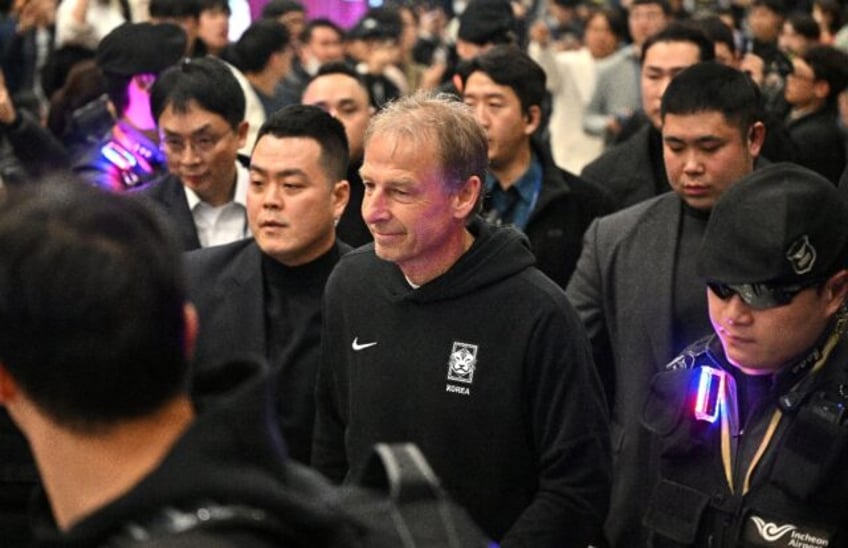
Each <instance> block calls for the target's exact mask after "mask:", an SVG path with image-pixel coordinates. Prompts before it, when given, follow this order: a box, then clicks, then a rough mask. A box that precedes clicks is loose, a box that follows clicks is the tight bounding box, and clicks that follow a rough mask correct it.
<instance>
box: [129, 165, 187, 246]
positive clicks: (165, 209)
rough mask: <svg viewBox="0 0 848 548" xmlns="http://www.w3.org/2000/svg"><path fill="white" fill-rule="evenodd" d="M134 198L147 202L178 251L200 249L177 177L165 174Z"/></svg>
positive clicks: (136, 193) (183, 192)
mask: <svg viewBox="0 0 848 548" xmlns="http://www.w3.org/2000/svg"><path fill="white" fill-rule="evenodd" d="M134 195H135V196H138V197H140V198H141V199H143V200H149V202H150V203H151V204H152V205H153V207H154V208H155V209H156V211H157V212H158V213H159V214H160V215H161V217H162V219H163V221H164V222H165V223H166V226H167V227H168V228H169V229H170V230H171V235H172V237H173V238H174V241H175V242H176V243H177V245H178V246H179V248H180V249H182V250H183V251H191V250H192V249H199V248H200V238H199V237H198V235H197V226H195V224H194V217H193V216H192V214H191V210H190V209H189V207H188V200H187V199H186V195H185V190H184V189H183V183H182V181H180V178H179V176H177V175H174V174H173V173H167V174H165V175H163V176H162V177H161V178H160V179H158V180H156V181H154V182H152V183H151V184H150V185H148V186H146V187H144V188H142V189H139V190H138V192H135V193H134Z"/></svg>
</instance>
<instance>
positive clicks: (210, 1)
mask: <svg viewBox="0 0 848 548" xmlns="http://www.w3.org/2000/svg"><path fill="white" fill-rule="evenodd" d="M197 3H198V4H200V11H201V12H203V11H207V10H215V9H219V10H223V11H224V12H225V13H226V14H227V15H230V14H231V13H232V12H231V11H230V3H229V1H228V0H197Z"/></svg>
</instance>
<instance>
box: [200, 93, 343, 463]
mask: <svg viewBox="0 0 848 548" xmlns="http://www.w3.org/2000/svg"><path fill="white" fill-rule="evenodd" d="M258 135H259V137H258V139H257V141H256V146H255V147H254V149H253V154H252V155H251V158H250V185H249V189H248V192H247V218H248V222H249V223H250V228H251V232H252V233H253V235H254V238H253V239H247V240H240V241H238V242H233V243H231V244H227V245H223V246H216V247H213V248H207V249H199V250H195V251H193V252H191V253H189V254H187V256H186V264H187V271H188V280H189V291H190V295H191V300H192V302H193V303H194V304H195V305H196V306H197V310H198V314H199V317H200V335H199V337H198V342H197V350H196V353H195V357H194V366H195V374H196V375H200V376H203V375H206V374H207V373H208V372H210V371H214V370H215V368H216V366H217V365H219V364H220V363H221V361H223V360H225V359H226V358H227V357H230V356H237V355H243V354H248V353H252V354H258V355H260V356H262V357H264V358H266V359H267V360H268V363H269V364H270V365H271V368H272V370H273V371H274V373H275V378H276V384H277V401H276V406H277V410H278V414H279V417H280V424H281V426H282V431H283V437H284V439H285V440H286V445H287V446H288V449H289V454H290V455H291V456H292V457H293V458H295V459H297V460H299V461H301V462H306V463H308V462H309V451H310V449H311V445H312V427H313V422H314V418H315V401H314V393H315V376H316V374H317V372H318V363H319V342H320V339H321V297H322V295H323V293H324V285H325V283H326V281H327V278H328V277H329V275H330V271H331V270H332V269H333V267H334V266H335V264H336V262H337V261H338V260H339V257H340V256H341V255H342V254H343V253H345V252H346V251H348V250H349V249H350V247H348V246H347V245H345V244H342V243H340V242H338V241H337V240H336V236H335V222H336V221H337V220H338V219H339V217H341V214H342V211H343V210H344V208H345V205H346V204H347V198H348V183H347V181H346V180H345V174H346V172H347V141H346V139H345V132H344V128H343V127H342V125H341V123H339V122H338V121H337V120H336V119H334V118H333V117H332V116H330V115H329V114H327V113H325V112H324V111H322V110H321V109H319V108H317V107H307V106H302V105H292V106H289V107H286V108H285V109H283V110H280V111H278V112H276V113H275V114H273V115H272V116H271V117H270V118H269V119H268V120H267V121H266V122H265V124H264V125H263V126H262V128H260V130H259V133H258ZM200 395H202V394H200Z"/></svg>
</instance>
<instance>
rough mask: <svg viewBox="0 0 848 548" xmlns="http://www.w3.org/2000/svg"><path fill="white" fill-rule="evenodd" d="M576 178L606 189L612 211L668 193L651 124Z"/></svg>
mask: <svg viewBox="0 0 848 548" xmlns="http://www.w3.org/2000/svg"><path fill="white" fill-rule="evenodd" d="M580 176H581V177H583V178H584V179H587V180H589V181H593V182H595V183H597V184H599V185H601V186H602V187H603V188H604V189H606V190H607V191H608V192H609V194H610V196H611V197H612V201H613V207H614V208H615V209H616V210H619V209H624V208H625V207H628V206H631V205H633V204H636V203H639V202H641V201H643V200H647V199H648V198H653V197H654V196H656V195H658V194H661V193H662V192H665V191H667V190H671V187H670V186H669V184H668V177H667V176H666V173H665V166H664V165H663V159H662V143H661V138H660V137H659V132H658V131H657V130H656V129H655V128H654V126H652V125H651V124H647V125H645V126H644V127H643V128H642V129H640V130H639V131H637V132H636V133H635V134H633V136H632V137H630V138H629V139H627V140H626V141H624V142H623V143H621V144H619V145H616V146H614V147H612V148H611V149H609V150H607V151H606V152H604V153H603V154H601V156H600V157H599V158H597V159H596V160H594V161H593V162H591V163H590V164H588V165H587V166H586V167H584V168H583V171H582V172H581V173H580Z"/></svg>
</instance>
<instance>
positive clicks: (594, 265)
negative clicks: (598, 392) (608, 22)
mask: <svg viewBox="0 0 848 548" xmlns="http://www.w3.org/2000/svg"><path fill="white" fill-rule="evenodd" d="M681 215H682V202H681V201H680V198H679V197H678V196H677V194H674V193H666V194H663V195H661V196H658V197H656V198H653V199H651V200H647V201H644V202H642V203H640V204H637V205H635V206H632V207H629V208H627V209H624V210H622V211H619V212H617V213H615V214H613V215H609V216H607V217H602V218H600V219H597V220H596V221H594V222H593V223H592V225H591V226H590V227H589V229H588V230H587V232H586V237H585V241H584V244H583V253H582V254H581V256H580V260H579V261H578V264H577V270H576V271H575V272H574V276H573V277H572V279H571V282H570V283H569V284H568V288H567V289H566V295H567V296H568V298H569V300H570V301H571V303H572V304H573V305H574V307H575V309H576V310H577V312H578V314H579V315H580V317H581V319H582V320H583V323H584V325H585V326H586V329H587V331H588V334H589V337H590V339H591V340H592V345H593V351H594V352H595V357H596V362H597V364H596V365H597V366H598V368H599V373H600V374H601V377H602V379H603V380H604V381H605V382H606V383H607V391H608V393H610V394H612V395H613V401H612V402H611V404H612V415H611V424H610V430H611V435H612V450H613V465H614V468H613V488H612V497H611V501H610V517H609V519H608V520H607V524H606V530H607V535H608V537H609V538H610V540H611V541H612V542H613V545H615V546H638V545H639V543H638V542H636V539H638V538H639V535H640V534H641V532H640V531H641V509H642V505H643V504H644V501H646V500H648V497H649V495H650V492H651V489H652V487H653V478H654V477H655V475H654V474H651V473H648V471H649V470H655V468H654V467H653V466H651V465H650V463H652V462H656V461H655V460H653V459H654V457H653V456H652V450H651V444H650V437H649V435H648V433H647V432H646V431H645V430H643V429H642V427H641V424H640V422H639V417H641V414H642V406H643V402H644V401H645V398H646V395H647V390H648V386H649V382H650V380H651V378H652V377H653V375H654V373H656V372H657V371H660V370H661V368H662V367H663V366H664V365H665V364H666V363H668V362H669V361H671V359H672V358H674V355H673V353H674V347H673V341H672V333H673V331H672V315H673V309H672V302H671V299H672V288H673V283H674V277H673V276H674V262H675V250H676V248H677V240H678V237H679V234H678V228H679V226H680V222H681ZM701 297H703V295H701ZM706 313H707V310H706V299H705V298H704V314H706ZM646 463H648V464H647V465H646Z"/></svg>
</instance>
